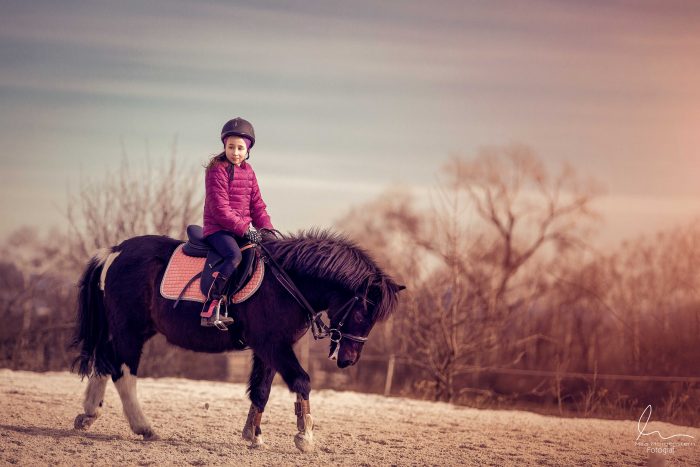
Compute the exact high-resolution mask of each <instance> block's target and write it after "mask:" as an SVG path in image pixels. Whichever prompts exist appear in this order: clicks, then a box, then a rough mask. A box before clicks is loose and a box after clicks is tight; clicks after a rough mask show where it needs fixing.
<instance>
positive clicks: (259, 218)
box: [250, 172, 274, 229]
mask: <svg viewBox="0 0 700 467" xmlns="http://www.w3.org/2000/svg"><path fill="white" fill-rule="evenodd" d="M252 188H253V189H252V192H251V194H250V217H251V218H252V219H253V225H254V226H255V227H256V228H258V229H272V228H274V227H272V222H271V221H270V216H269V215H268V214H267V205H266V204H265V201H263V199H262V195H261V194H260V187H259V186H258V178H257V177H256V176H255V172H253V187H252Z"/></svg>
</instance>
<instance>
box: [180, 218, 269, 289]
mask: <svg viewBox="0 0 700 467" xmlns="http://www.w3.org/2000/svg"><path fill="white" fill-rule="evenodd" d="M235 238H236V242H237V243H238V247H239V248H240V249H241V254H242V256H243V257H242V258H241V263H240V264H239V265H238V267H237V268H236V270H235V271H233V273H232V274H231V277H230V278H229V281H228V284H227V286H226V292H227V293H226V295H227V296H230V295H233V294H235V293H236V292H238V291H239V290H240V289H241V288H242V287H243V285H244V284H245V283H246V281H247V280H248V279H249V278H250V276H252V275H253V266H254V264H253V263H255V261H256V260H257V258H258V255H257V254H256V251H257V250H256V249H255V244H253V243H251V242H249V241H248V240H243V239H240V238H238V237H235ZM182 252H183V253H184V254H186V255H188V256H194V257H196V258H202V257H204V258H207V260H206V261H205V262H204V269H203V270H202V276H201V280H200V283H199V289H200V290H201V292H202V293H203V294H204V295H207V294H208V293H209V289H210V288H211V284H212V283H213V282H214V279H215V278H216V276H217V274H218V273H219V270H220V269H221V266H223V259H222V258H221V255H219V254H218V253H217V252H216V250H214V249H213V248H212V247H211V246H209V244H208V243H207V242H206V240H204V235H203V230H202V227H201V226H199V225H188V226H187V243H185V244H184V245H183V247H182Z"/></svg>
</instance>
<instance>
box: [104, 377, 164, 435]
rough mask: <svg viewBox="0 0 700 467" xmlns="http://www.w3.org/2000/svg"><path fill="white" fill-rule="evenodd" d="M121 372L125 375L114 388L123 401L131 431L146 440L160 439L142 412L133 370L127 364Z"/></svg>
mask: <svg viewBox="0 0 700 467" xmlns="http://www.w3.org/2000/svg"><path fill="white" fill-rule="evenodd" d="M121 370H122V373H123V375H122V377H121V378H119V379H118V380H117V381H116V382H115V383H114V386H116V388H117V392H118V393H119V397H120V398H121V400H122V407H123V408H124V415H125V416H126V419H127V420H128V421H129V426H130V427H131V430H132V431H133V432H134V433H136V434H137V435H143V437H144V439H147V440H153V439H158V436H157V435H156V434H155V433H154V432H153V428H151V423H150V422H149V421H148V419H147V418H146V416H145V415H144V414H143V412H142V411H141V405H140V404H139V400H138V398H137V396H136V376H134V375H132V374H131V370H130V369H129V367H128V366H127V365H126V364H122V367H121Z"/></svg>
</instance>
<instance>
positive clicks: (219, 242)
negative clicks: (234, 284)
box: [206, 230, 242, 278]
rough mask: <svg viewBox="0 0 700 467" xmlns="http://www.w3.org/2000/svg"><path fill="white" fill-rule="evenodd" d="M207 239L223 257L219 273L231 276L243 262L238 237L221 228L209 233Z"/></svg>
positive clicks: (227, 276)
mask: <svg viewBox="0 0 700 467" xmlns="http://www.w3.org/2000/svg"><path fill="white" fill-rule="evenodd" d="M206 240H207V242H208V243H209V244H210V245H211V246H212V247H213V248H214V249H215V250H216V252H217V253H219V254H220V255H221V257H222V258H223V261H224V262H223V265H222V266H221V269H220V271H219V274H220V275H222V276H224V277H226V278H229V277H231V274H232V273H233V271H235V270H236V268H237V267H238V265H239V264H241V258H242V254H241V249H240V248H239V247H238V242H236V237H235V236H234V235H233V233H231V232H228V231H226V230H219V231H218V232H214V233H213V234H211V235H209V236H208V237H207V238H206Z"/></svg>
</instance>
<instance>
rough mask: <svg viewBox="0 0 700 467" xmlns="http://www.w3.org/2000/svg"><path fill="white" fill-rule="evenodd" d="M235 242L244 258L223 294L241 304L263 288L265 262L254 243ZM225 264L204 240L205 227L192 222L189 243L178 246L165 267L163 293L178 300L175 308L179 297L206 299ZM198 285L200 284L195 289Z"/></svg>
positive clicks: (197, 299)
mask: <svg viewBox="0 0 700 467" xmlns="http://www.w3.org/2000/svg"><path fill="white" fill-rule="evenodd" d="M236 241H237V242H238V246H239V247H240V249H241V254H242V259H241V263H240V264H239V265H238V268H236V270H235V271H234V272H233V273H232V274H231V277H230V278H229V281H228V283H227V284H226V290H225V293H224V295H226V296H227V297H229V300H230V302H232V303H240V302H242V301H244V300H246V299H248V298H249V297H250V296H252V295H253V293H255V292H256V291H257V289H258V288H259V287H260V284H261V282H262V278H263V274H264V266H263V262H262V261H260V260H259V254H258V250H257V248H256V247H255V245H254V244H253V243H250V242H248V241H247V240H245V241H244V240H241V239H238V238H236ZM222 266H223V260H222V258H221V255H219V254H218V253H217V252H216V250H214V249H213V248H212V247H211V246H210V245H209V244H208V243H207V242H206V240H204V236H203V234H202V227H201V226H199V225H190V226H188V227H187V242H186V243H184V244H183V245H180V246H178V247H177V248H176V250H175V252H174V253H173V255H172V256H171V258H170V261H169V263H168V267H167V268H166V270H165V274H164V276H163V281H162V283H161V295H162V296H163V297H164V298H168V299H171V300H176V302H175V305H174V306H173V307H176V306H177V304H178V303H179V302H180V300H192V301H198V302H204V301H205V300H206V297H207V294H208V293H209V289H210V288H211V284H212V283H213V282H214V279H215V278H216V276H217V274H218V273H219V271H220V269H221V267H222ZM197 282H198V284H197ZM197 285H198V286H199V287H196V288H195V287H194V286H197ZM193 288H194V290H192V289H193ZM197 289H199V290H197Z"/></svg>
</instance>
